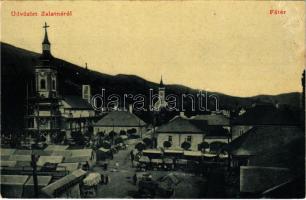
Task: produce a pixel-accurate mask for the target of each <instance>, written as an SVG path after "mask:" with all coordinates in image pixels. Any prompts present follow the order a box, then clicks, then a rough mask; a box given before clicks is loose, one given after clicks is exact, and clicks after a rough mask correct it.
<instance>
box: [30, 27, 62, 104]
mask: <svg viewBox="0 0 306 200" xmlns="http://www.w3.org/2000/svg"><path fill="white" fill-rule="evenodd" d="M48 27H49V26H48V25H47V24H46V23H45V25H44V26H43V28H44V29H45V36H44V40H43V42H42V55H41V56H40V58H39V60H40V65H38V66H36V68H35V80H36V92H37V94H38V95H39V96H40V97H42V98H56V97H57V95H58V94H57V69H56V67H55V66H53V65H52V59H53V56H52V55H51V49H50V46H51V44H50V42H49V39H48V32H47V28H48Z"/></svg>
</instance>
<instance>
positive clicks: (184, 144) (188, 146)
mask: <svg viewBox="0 0 306 200" xmlns="http://www.w3.org/2000/svg"><path fill="white" fill-rule="evenodd" d="M181 147H182V148H183V149H184V150H188V149H189V148H190V147H191V144H190V143H189V142H187V141H185V142H183V143H182V145H181Z"/></svg>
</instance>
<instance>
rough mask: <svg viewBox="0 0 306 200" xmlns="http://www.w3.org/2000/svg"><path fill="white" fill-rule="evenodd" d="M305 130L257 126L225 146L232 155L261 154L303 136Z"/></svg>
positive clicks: (292, 127) (291, 127)
mask: <svg viewBox="0 0 306 200" xmlns="http://www.w3.org/2000/svg"><path fill="white" fill-rule="evenodd" d="M303 137H304V132H303V130H302V129H301V128H299V127H297V126H273V125H270V126H255V127H253V128H252V129H250V130H249V131H248V132H246V133H245V134H243V135H242V136H240V137H238V138H236V139H235V140H233V141H232V142H231V143H229V144H228V145H226V146H225V149H226V150H227V151H229V152H230V153H231V154H232V155H237V156H249V155H259V154H262V153H266V152H269V151H274V150H276V151H277V150H278V149H280V148H282V147H283V146H285V145H286V144H288V143H289V142H291V141H293V140H295V139H297V138H303Z"/></svg>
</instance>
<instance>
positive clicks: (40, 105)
mask: <svg viewBox="0 0 306 200" xmlns="http://www.w3.org/2000/svg"><path fill="white" fill-rule="evenodd" d="M48 27H49V26H48V25H47V23H45V25H44V26H43V28H44V39H43V42H42V54H41V56H40V57H39V63H38V65H37V66H35V89H34V91H35V92H34V94H33V95H32V96H31V97H28V100H27V102H28V103H27V108H28V109H27V114H26V117H25V118H26V132H27V133H28V135H30V136H31V137H32V138H33V139H34V140H35V142H40V141H44V142H46V143H53V142H56V140H57V139H58V138H60V134H61V132H60V111H59V106H60V99H59V97H58V80H57V68H56V67H55V66H54V65H53V56H52V54H51V49H50V46H51V44H50V42H49V39H48V32H47V28H48Z"/></svg>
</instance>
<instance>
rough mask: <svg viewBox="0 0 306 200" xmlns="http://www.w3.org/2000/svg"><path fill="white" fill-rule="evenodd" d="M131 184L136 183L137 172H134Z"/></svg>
mask: <svg viewBox="0 0 306 200" xmlns="http://www.w3.org/2000/svg"><path fill="white" fill-rule="evenodd" d="M133 184H134V185H136V184H137V174H136V173H135V174H134V176H133Z"/></svg>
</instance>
